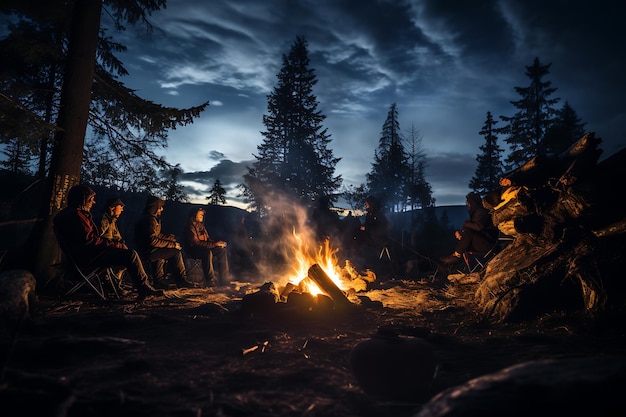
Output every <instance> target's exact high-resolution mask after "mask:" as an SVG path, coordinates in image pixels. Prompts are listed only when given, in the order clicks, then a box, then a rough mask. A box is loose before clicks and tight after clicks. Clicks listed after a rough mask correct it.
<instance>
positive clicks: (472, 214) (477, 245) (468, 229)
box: [441, 193, 499, 265]
mask: <svg viewBox="0 0 626 417" xmlns="http://www.w3.org/2000/svg"><path fill="white" fill-rule="evenodd" d="M465 202H466V204H467V207H468V210H467V211H468V213H469V220H465V221H464V222H463V228H462V229H461V230H455V231H454V236H455V237H456V239H457V240H458V243H457V245H456V248H455V249H454V253H452V254H451V255H448V256H446V257H444V258H442V259H441V261H442V262H443V263H444V264H446V265H454V264H455V263H457V262H460V261H461V259H462V258H463V254H464V253H465V252H467V251H471V252H476V253H487V252H489V250H491V248H493V247H494V245H495V244H496V243H497V242H498V234H499V232H498V229H497V228H496V227H495V226H494V225H493V222H492V220H491V215H490V214H489V211H487V209H486V208H484V207H483V203H482V199H481V198H480V196H479V195H478V194H476V193H469V194H468V195H467V196H466V198H465Z"/></svg>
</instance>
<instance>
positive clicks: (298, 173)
mask: <svg viewBox="0 0 626 417" xmlns="http://www.w3.org/2000/svg"><path fill="white" fill-rule="evenodd" d="M316 83H317V78H316V76H315V72H314V70H313V69H311V68H309V57H308V50H307V43H306V40H305V39H304V38H302V37H297V38H296V41H295V42H294V43H293V45H292V47H291V50H290V52H289V54H288V55H286V56H285V55H283V65H282V68H281V70H280V72H279V74H278V85H277V86H276V87H275V88H274V91H273V92H272V93H271V94H270V95H269V96H268V114H266V115H263V124H264V125H265V128H266V129H267V130H266V131H264V132H261V134H262V135H263V137H264V139H263V142H262V143H261V144H260V145H259V146H257V150H258V154H257V155H254V156H255V158H256V161H255V163H254V164H253V166H252V168H250V169H249V172H248V174H246V175H245V176H244V179H245V185H244V186H243V189H244V195H245V196H246V197H248V198H249V199H251V200H252V201H253V202H254V204H253V206H255V207H257V209H259V210H261V211H262V210H264V208H265V207H267V206H270V205H271V201H268V200H267V198H268V197H269V196H271V195H273V194H274V193H284V194H286V195H289V196H290V197H292V198H295V199H296V200H299V201H301V202H302V203H304V204H309V203H310V202H311V201H313V200H315V199H317V198H319V197H321V196H329V195H333V193H334V191H335V190H336V189H337V188H338V187H339V185H340V184H341V176H334V174H335V165H336V164H337V163H338V162H339V160H340V158H335V157H334V156H333V153H332V150H331V149H329V148H328V145H329V144H330V141H331V139H330V135H329V134H328V133H327V129H325V128H323V126H322V122H323V121H324V119H325V118H326V116H324V115H323V114H322V113H321V111H319V110H318V109H317V107H318V101H317V98H316V96H315V95H314V94H313V86H314V85H315V84H316ZM269 198H270V199H271V197H269ZM331 199H332V200H333V201H334V200H335V199H336V197H331Z"/></svg>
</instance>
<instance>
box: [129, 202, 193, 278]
mask: <svg viewBox="0 0 626 417" xmlns="http://www.w3.org/2000/svg"><path fill="white" fill-rule="evenodd" d="M164 207H165V200H163V199H160V198H158V197H155V196H148V198H147V200H146V207H145V208H144V212H143V215H142V217H141V218H140V219H139V221H138V222H137V224H136V228H135V239H136V241H137V245H138V247H139V251H140V252H141V254H142V256H144V257H145V259H146V260H148V261H149V262H150V263H151V264H152V266H153V271H154V284H155V286H156V287H157V288H163V289H168V288H169V285H168V284H167V282H166V280H167V279H166V273H165V266H166V263H168V267H169V268H170V269H173V270H174V274H175V277H176V280H177V282H176V285H177V286H180V287H192V288H193V287H195V286H196V285H195V284H194V283H192V282H190V281H189V280H188V279H187V269H186V268H185V262H184V260H183V254H182V246H181V245H180V243H178V241H177V240H176V236H174V235H172V234H170V235H165V234H163V233H162V232H161V213H163V209H164ZM169 262H171V263H169Z"/></svg>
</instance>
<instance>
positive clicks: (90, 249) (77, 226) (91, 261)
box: [53, 185, 163, 301]
mask: <svg viewBox="0 0 626 417" xmlns="http://www.w3.org/2000/svg"><path fill="white" fill-rule="evenodd" d="M95 202H96V193H95V192H94V191H93V190H92V189H91V188H89V187H87V186H85V185H75V186H73V187H72V188H71V189H70V190H69V192H68V195H67V207H65V208H64V209H63V210H61V211H60V212H59V213H57V214H56V215H55V216H54V219H53V224H54V228H55V232H56V233H57V234H59V237H60V239H62V241H63V242H64V246H63V247H64V250H67V251H69V252H70V255H71V256H72V258H74V259H75V260H76V262H77V263H78V264H79V266H80V267H120V268H125V269H126V270H127V271H128V274H129V276H130V278H131V280H132V282H133V285H134V287H135V288H136V289H137V294H138V295H137V300H138V301H141V300H143V299H145V298H146V297H147V296H150V295H163V292H162V291H158V290H156V289H155V288H154V287H153V286H152V284H151V282H150V278H149V277H148V274H146V271H145V269H144V267H143V264H142V262H141V258H140V257H139V255H138V254H137V252H136V251H134V250H131V249H128V248H122V247H119V246H117V245H115V244H114V243H113V242H109V241H107V240H105V239H103V238H102V237H101V236H100V231H99V229H98V226H97V225H96V223H95V222H94V220H93V217H92V215H91V209H92V207H93V205H94V204H95Z"/></svg>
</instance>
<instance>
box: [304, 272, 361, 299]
mask: <svg viewBox="0 0 626 417" xmlns="http://www.w3.org/2000/svg"><path fill="white" fill-rule="evenodd" d="M308 276H309V278H311V279H312V280H313V281H314V282H315V283H316V284H317V286H318V287H319V288H320V290H322V291H324V292H325V293H326V294H327V295H328V296H329V297H330V298H331V299H332V300H333V301H334V302H335V305H336V306H337V308H338V309H346V308H350V307H353V305H352V303H351V302H350V300H348V298H347V297H346V295H345V294H344V293H343V292H342V291H341V290H340V289H339V287H337V285H335V283H334V282H333V280H332V279H330V277H329V276H328V275H326V272H324V271H323V270H322V268H321V267H320V266H319V265H318V264H313V266H311V267H310V268H309V272H308Z"/></svg>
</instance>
